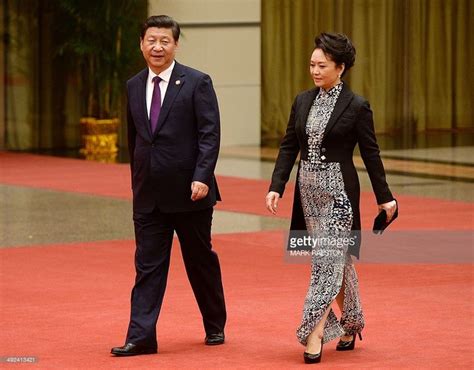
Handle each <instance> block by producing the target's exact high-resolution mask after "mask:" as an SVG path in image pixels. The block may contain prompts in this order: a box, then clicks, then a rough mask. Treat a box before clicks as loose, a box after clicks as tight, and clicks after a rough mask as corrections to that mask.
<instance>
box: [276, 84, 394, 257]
mask: <svg viewBox="0 0 474 370" xmlns="http://www.w3.org/2000/svg"><path fill="white" fill-rule="evenodd" d="M318 92H319V89H318V88H314V89H311V90H308V91H305V92H303V93H301V94H299V95H298V96H297V97H296V99H295V101H294V103H293V106H292V108H291V114H290V119H289V122H288V127H287V130H286V134H285V137H284V138H283V141H282V143H281V145H280V151H279V154H278V158H277V161H276V164H275V169H274V171H273V175H272V182H271V185H270V191H275V192H277V193H279V194H280V196H282V195H283V192H284V190H285V185H286V183H287V182H288V179H289V177H290V173H291V170H292V168H293V165H294V163H295V160H296V157H297V156H298V153H300V152H301V156H300V158H301V159H304V160H307V159H308V135H307V134H306V121H307V119H308V114H309V111H310V108H311V105H312V103H313V101H314V99H315V97H316V96H317V94H318ZM356 144H358V145H359V149H360V154H361V156H362V159H363V160H364V164H365V167H366V169H367V172H368V174H369V177H370V181H371V183H372V187H373V190H374V193H375V197H376V199H377V203H378V204H382V203H386V202H389V201H391V200H393V196H392V193H391V192H390V189H389V187H388V185H387V182H386V180H385V170H384V167H383V164H382V160H381V159H380V155H379V153H380V151H379V147H378V145H377V140H376V138H375V131H374V122H373V118H372V111H371V109H370V106H369V103H368V102H367V100H365V99H364V98H363V97H361V96H358V95H355V94H354V93H353V92H352V91H351V90H350V89H349V87H348V86H347V84H344V85H343V89H342V91H341V94H340V95H339V98H338V100H337V102H336V105H335V107H334V111H333V112H332V115H331V117H330V119H329V121H328V123H327V125H326V128H325V131H324V136H323V140H322V144H321V154H322V156H321V158H320V159H321V161H323V162H339V163H340V165H341V172H342V176H343V180H344V188H345V191H346V193H347V196H348V198H349V201H350V203H351V206H352V210H353V212H354V218H353V223H352V230H354V231H358V230H360V228H361V223H360V210H359V198H360V185H359V178H358V176H357V171H356V169H355V166H354V163H353V161H352V156H353V152H354V148H355V146H356ZM291 230H306V224H305V220H304V215H303V209H302V207H301V199H300V192H299V184H298V181H297V183H296V187H295V194H294V201H293V214H292V218H291ZM356 234H357V233H356ZM359 249H360V237H359V238H358V243H357V244H356V245H354V246H353V247H352V246H351V247H350V248H349V252H350V253H351V254H353V255H355V256H357V257H359Z"/></svg>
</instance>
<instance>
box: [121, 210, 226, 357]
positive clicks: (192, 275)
mask: <svg viewBox="0 0 474 370" xmlns="http://www.w3.org/2000/svg"><path fill="white" fill-rule="evenodd" d="M212 214H213V208H212V207H210V208H206V209H204V210H198V211H193V212H179V213H163V212H161V211H160V210H159V209H158V208H155V209H154V210H153V212H151V213H138V212H134V214H133V221H134V226H135V240H136V251H135V269H136V279H135V285H134V287H133V290H132V296H131V314H130V324H129V327H128V333H127V339H126V343H134V344H140V345H143V346H147V347H151V348H156V347H157V339H156V322H157V320H158V316H159V314H160V309H161V305H162V303H163V297H164V293H165V289H166V282H167V278H168V270H169V265H170V257H171V245H172V242H173V234H174V231H176V234H177V236H178V239H179V242H180V245H181V253H182V255H183V260H184V264H185V268H186V272H187V275H188V279H189V282H190V283H191V287H192V289H193V292H194V296H195V298H196V300H197V303H198V306H199V310H200V311H201V314H202V317H203V323H204V330H205V332H206V334H213V333H219V332H222V331H224V325H225V322H226V308H225V301H224V290H223V287H222V278H221V269H220V265H219V259H218V257H217V254H216V253H215V252H214V251H213V250H212V244H211V225H212Z"/></svg>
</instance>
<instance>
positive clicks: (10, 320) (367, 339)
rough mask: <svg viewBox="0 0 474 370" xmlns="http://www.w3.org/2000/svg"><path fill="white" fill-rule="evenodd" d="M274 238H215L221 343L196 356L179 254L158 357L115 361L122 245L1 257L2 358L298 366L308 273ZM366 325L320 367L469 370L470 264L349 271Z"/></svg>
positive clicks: (193, 313) (60, 364)
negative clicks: (223, 300) (224, 322)
mask: <svg viewBox="0 0 474 370" xmlns="http://www.w3.org/2000/svg"><path fill="white" fill-rule="evenodd" d="M279 238H280V236H279V233H275V232H273V233H255V234H232V235H225V236H223V235H219V236H216V237H215V238H214V245H215V249H216V250H217V251H218V252H219V254H220V259H221V263H222V269H223V278H224V284H225V291H226V297H227V305H228V314H229V321H228V326H227V329H226V330H227V338H228V340H227V344H226V345H224V346H220V347H211V348H210V347H206V346H204V345H203V344H202V340H203V335H204V334H203V331H202V325H201V322H200V315H199V312H198V309H197V306H196V303H195V301H194V298H193V295H192V291H191V289H190V287H189V284H188V282H187V280H186V275H185V272H184V268H183V264H182V261H181V257H180V255H179V252H178V251H179V248H176V247H177V245H175V248H174V254H173V261H172V268H171V272H170V274H171V276H170V280H169V286H168V289H167V294H166V298H165V303H164V307H163V311H162V316H161V318H160V321H159V324H158V332H159V346H160V347H159V352H160V353H159V354H158V355H152V356H141V357H136V358H113V357H110V356H109V354H108V350H109V347H112V346H114V345H118V344H121V342H122V341H123V338H124V335H125V330H126V325H127V320H128V315H129V305H128V302H129V290H130V287H131V284H132V281H133V278H134V275H133V271H132V261H133V245H132V244H133V243H132V242H131V241H118V242H100V243H83V244H75V245H67V246H42V247H33V248H31V247H28V248H26V247H25V248H11V249H6V250H1V251H0V255H1V261H2V268H1V273H2V275H1V280H0V281H1V292H2V321H3V324H2V330H1V333H0V338H1V351H2V354H1V355H3V354H5V355H25V356H37V357H38V358H39V363H38V365H39V366H40V368H89V369H96V368H107V369H109V368H110V369H112V368H139V367H141V368H152V367H153V368H203V369H204V368H242V369H244V368H270V367H271V368H279V369H286V368H292V367H296V366H300V365H301V364H302V351H303V347H301V346H300V345H299V344H298V343H297V342H296V339H295V335H294V331H295V328H296V326H297V324H298V321H299V319H300V315H301V308H302V303H303V298H304V294H305V291H306V285H307V283H308V273H309V271H308V266H305V265H290V264H286V263H285V262H284V261H283V257H282V256H281V248H280V242H279ZM358 271H359V275H360V280H361V289H362V297H363V304H364V308H365V312H366V321H367V327H366V330H364V340H363V341H362V342H357V349H356V350H355V351H354V352H351V353H339V352H336V351H335V350H334V346H335V342H332V343H330V344H328V345H327V346H326V347H325V351H324V359H323V361H324V363H323V364H322V367H324V368H347V367H349V366H350V367H352V368H373V369H379V368H446V367H448V368H472V365H473V363H472V349H469V348H470V347H469V345H468V343H472V342H473V340H474V338H473V333H474V331H473V330H472V329H473V328H472V317H473V300H472V273H473V269H472V265H400V266H390V265H359V266H358ZM183 318H186V320H183Z"/></svg>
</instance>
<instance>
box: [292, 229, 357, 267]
mask: <svg viewBox="0 0 474 370" xmlns="http://www.w3.org/2000/svg"><path fill="white" fill-rule="evenodd" d="M357 243H358V235H357V234H352V233H344V234H342V233H341V234H339V235H335V234H332V235H331V234H329V233H324V234H322V233H320V234H319V235H310V234H308V233H307V232H304V231H290V233H289V234H288V236H287V238H286V241H285V252H286V253H285V255H286V258H287V259H289V260H290V262H293V263H294V262H300V261H306V260H308V259H311V258H317V259H318V260H319V261H320V262H322V263H324V262H327V263H337V262H341V263H343V262H344V258H345V256H346V254H347V251H348V250H350V249H351V248H355V247H356V246H357Z"/></svg>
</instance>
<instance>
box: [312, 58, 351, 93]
mask: <svg viewBox="0 0 474 370" xmlns="http://www.w3.org/2000/svg"><path fill="white" fill-rule="evenodd" d="M309 71H310V73H311V77H312V78H313V81H314V84H315V85H316V86H317V87H322V88H323V89H324V90H329V89H330V88H331V87H333V86H335V85H337V84H338V83H339V82H340V81H341V78H340V77H339V76H340V75H341V74H342V72H343V71H344V64H342V65H340V66H337V65H336V63H335V62H333V61H332V60H331V59H329V58H328V57H327V56H326V55H325V54H324V52H323V51H322V50H321V49H314V51H313V54H312V55H311V63H310V67H309Z"/></svg>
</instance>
